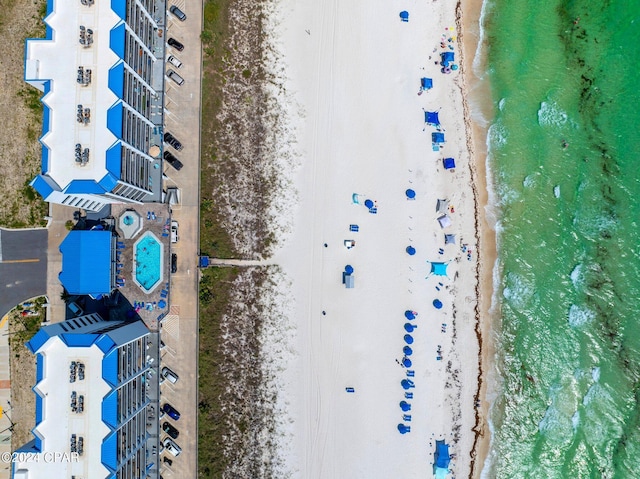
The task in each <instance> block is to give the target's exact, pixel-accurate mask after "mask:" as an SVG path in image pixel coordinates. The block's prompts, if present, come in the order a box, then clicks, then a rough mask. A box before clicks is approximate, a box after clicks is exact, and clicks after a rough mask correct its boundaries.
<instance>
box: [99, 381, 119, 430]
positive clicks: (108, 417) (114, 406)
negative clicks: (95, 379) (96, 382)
mask: <svg viewBox="0 0 640 479" xmlns="http://www.w3.org/2000/svg"><path fill="white" fill-rule="evenodd" d="M102 421H103V422H104V423H105V424H106V425H107V426H110V427H111V428H112V429H116V428H117V427H118V390H117V389H114V390H112V391H111V392H110V393H109V394H107V395H106V396H105V397H104V399H103V400H102Z"/></svg>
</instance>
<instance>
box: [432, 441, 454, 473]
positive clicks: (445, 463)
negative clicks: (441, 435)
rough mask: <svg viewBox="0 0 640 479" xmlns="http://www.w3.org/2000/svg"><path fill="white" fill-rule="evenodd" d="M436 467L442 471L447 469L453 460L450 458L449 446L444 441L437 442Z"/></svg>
mask: <svg viewBox="0 0 640 479" xmlns="http://www.w3.org/2000/svg"><path fill="white" fill-rule="evenodd" d="M434 456H435V460H436V463H435V466H436V467H438V468H442V469H447V468H448V467H449V463H450V462H451V458H450V457H449V445H448V444H445V443H444V441H436V452H435V454H434Z"/></svg>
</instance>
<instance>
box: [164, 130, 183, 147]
mask: <svg viewBox="0 0 640 479" xmlns="http://www.w3.org/2000/svg"><path fill="white" fill-rule="evenodd" d="M164 141H165V142H166V143H168V144H169V145H171V146H173V147H174V148H175V149H176V150H178V151H180V150H182V143H180V141H179V140H178V139H177V138H176V137H175V136H173V135H172V134H171V133H169V132H166V133H165V134H164Z"/></svg>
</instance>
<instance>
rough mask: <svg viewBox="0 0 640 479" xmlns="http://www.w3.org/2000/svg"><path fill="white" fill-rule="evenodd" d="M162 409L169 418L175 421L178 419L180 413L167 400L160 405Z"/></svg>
mask: <svg viewBox="0 0 640 479" xmlns="http://www.w3.org/2000/svg"><path fill="white" fill-rule="evenodd" d="M162 410H163V411H164V412H166V413H167V414H168V415H169V417H170V418H171V419H175V420H176V421H177V420H178V419H180V413H179V412H178V410H177V409H176V408H174V407H173V406H172V405H171V404H169V403H168V402H166V403H164V404H163V405H162Z"/></svg>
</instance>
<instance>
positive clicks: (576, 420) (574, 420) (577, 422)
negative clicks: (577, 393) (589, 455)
mask: <svg viewBox="0 0 640 479" xmlns="http://www.w3.org/2000/svg"><path fill="white" fill-rule="evenodd" d="M571 424H572V425H573V432H574V433H575V432H576V431H577V430H578V428H579V427H580V413H579V412H578V411H576V412H575V413H573V416H571Z"/></svg>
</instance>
